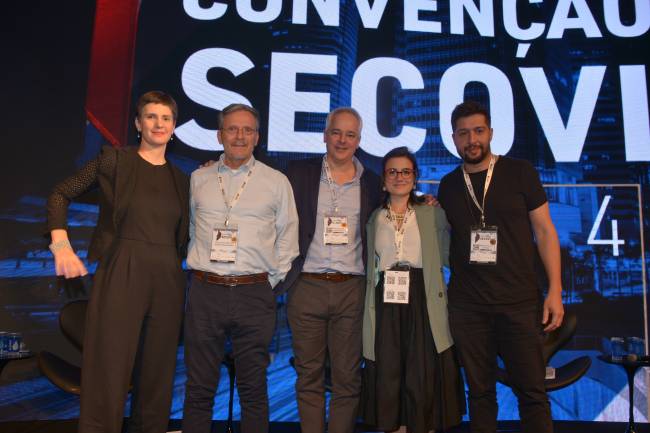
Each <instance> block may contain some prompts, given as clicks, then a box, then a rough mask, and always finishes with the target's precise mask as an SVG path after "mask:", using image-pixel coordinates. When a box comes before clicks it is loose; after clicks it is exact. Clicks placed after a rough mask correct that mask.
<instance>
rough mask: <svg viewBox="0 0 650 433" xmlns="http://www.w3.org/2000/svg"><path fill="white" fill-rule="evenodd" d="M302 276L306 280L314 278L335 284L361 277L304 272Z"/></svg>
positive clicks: (334, 273) (336, 273)
mask: <svg viewBox="0 0 650 433" xmlns="http://www.w3.org/2000/svg"><path fill="white" fill-rule="evenodd" d="M300 275H302V276H303V277H306V278H312V279H316V280H324V281H333V282H335V283H340V282H343V281H348V280H351V279H352V278H354V277H359V276H360V275H352V274H342V273H340V272H302V273H301V274H300Z"/></svg>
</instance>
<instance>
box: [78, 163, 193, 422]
mask: <svg viewBox="0 0 650 433" xmlns="http://www.w3.org/2000/svg"><path fill="white" fill-rule="evenodd" d="M134 181H135V185H134V186H133V192H132V195H131V199H130V201H129V203H128V206H127V210H126V215H125V216H124V218H123V219H122V221H121V223H120V224H119V226H118V227H117V229H118V230H117V233H116V240H115V241H114V242H113V244H112V246H111V247H110V249H109V250H108V251H107V253H106V254H104V255H103V256H102V258H101V260H100V263H99V266H98V269H97V273H96V275H95V279H94V286H93V290H92V294H91V297H90V302H89V306H88V313H87V319H86V333H85V338H84V347H83V365H82V378H81V389H82V392H81V414H80V418H79V431H80V432H82V433H87V432H111V433H118V432H120V431H121V428H122V419H123V412H124V403H125V400H126V397H127V393H128V390H129V384H130V383H132V384H133V395H132V402H131V423H130V426H129V427H130V428H129V430H130V431H131V432H141V431H142V432H150V433H161V432H165V431H166V428H167V423H168V419H169V410H170V405H171V397H172V387H173V380H174V371H175V363H176V348H177V343H178V337H179V331H180V323H181V319H182V313H183V302H184V288H185V278H184V276H183V272H182V268H181V260H180V258H179V253H178V249H177V247H176V230H177V227H178V224H179V221H180V219H181V215H182V209H181V203H180V200H179V196H178V193H177V191H176V187H175V185H174V179H173V177H172V170H171V167H170V166H169V163H167V164H164V165H160V166H155V165H152V164H150V163H148V162H147V161H145V160H144V159H142V158H141V157H140V156H138V157H137V162H136V170H135V178H134Z"/></svg>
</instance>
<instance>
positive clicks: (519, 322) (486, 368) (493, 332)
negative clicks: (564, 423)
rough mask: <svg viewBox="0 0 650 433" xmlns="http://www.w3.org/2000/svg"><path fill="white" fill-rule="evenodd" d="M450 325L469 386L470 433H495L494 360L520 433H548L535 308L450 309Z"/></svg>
mask: <svg viewBox="0 0 650 433" xmlns="http://www.w3.org/2000/svg"><path fill="white" fill-rule="evenodd" d="M449 323H450V326H451V333H452V336H453V337H454V342H455V344H456V348H457V349H458V354H459V355H460V360H461V363H462V364H463V367H464V368H465V375H466V378H467V384H468V386H469V415H470V425H471V431H472V433H484V432H485V433H487V432H489V433H494V432H496V420H497V399H496V369H497V354H499V355H500V356H501V358H502V359H503V362H504V365H505V368H506V371H507V372H508V377H509V378H510V380H511V381H512V390H513V392H514V393H515V395H516V396H517V400H518V403H519V418H520V420H521V431H522V432H523V433H548V432H552V431H553V423H552V420H551V409H550V405H549V401H548V397H547V395H546V390H545V388H544V371H545V365H544V359H543V355H542V325H541V315H540V314H539V310H538V309H537V308H527V309H523V310H519V311H509V312H499V313H495V312H477V311H467V310H461V309H457V308H453V307H452V306H450V307H449Z"/></svg>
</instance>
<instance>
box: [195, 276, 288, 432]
mask: <svg viewBox="0 0 650 433" xmlns="http://www.w3.org/2000/svg"><path fill="white" fill-rule="evenodd" d="M274 327H275V295H274V294H273V290H272V289H271V286H270V284H269V283H256V284H246V285H240V286H235V287H231V286H223V285H217V284H210V283H207V282H204V281H201V280H200V279H198V278H194V277H193V278H192V285H191V286H190V291H189V294H188V301H187V307H186V312H185V366H186V368H187V383H186V385H185V406H184V408H183V431H184V432H185V433H209V432H210V428H211V425H212V424H211V423H212V407H213V406H214V394H215V392H216V390H217V385H218V384H219V372H220V369H221V361H222V360H223V357H224V345H225V342H226V338H227V337H230V339H231V342H232V350H233V357H234V360H235V372H236V375H237V391H238V393H239V401H240V405H241V413H242V416H241V431H242V433H267V432H268V429H269V402H268V392H267V386H266V368H267V367H268V364H269V350H268V347H269V344H270V343H271V339H272V337H273V331H274Z"/></svg>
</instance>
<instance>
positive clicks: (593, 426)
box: [0, 420, 650, 433]
mask: <svg viewBox="0 0 650 433" xmlns="http://www.w3.org/2000/svg"><path fill="white" fill-rule="evenodd" d="M180 427H181V421H180V420H171V421H170V423H169V429H168V430H169V431H170V432H174V431H178V430H180ZM626 427H627V424H625V423H612V422H579V421H555V422H554V428H555V433H623V432H624V431H625V429H626ZM498 429H499V430H498V431H499V433H505V432H518V431H519V424H518V422H514V421H501V422H499V426H498ZM233 430H234V431H235V432H239V431H240V430H239V423H235V424H234V426H233ZM0 432H2V433H76V432H77V420H57V421H19V422H4V423H2V422H0ZM212 432H213V433H221V432H224V433H225V432H226V423H225V422H223V421H213V423H212ZM360 432H367V433H370V432H373V430H369V429H368V428H366V427H365V426H363V425H359V426H357V433H360ZM269 433H300V425H299V424H298V423H297V422H272V423H271V425H270V428H269ZM446 433H469V425H468V424H467V423H466V422H464V423H463V424H462V425H460V426H459V427H457V428H454V429H452V430H447V431H446ZM636 433H650V425H648V424H637V426H636Z"/></svg>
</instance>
